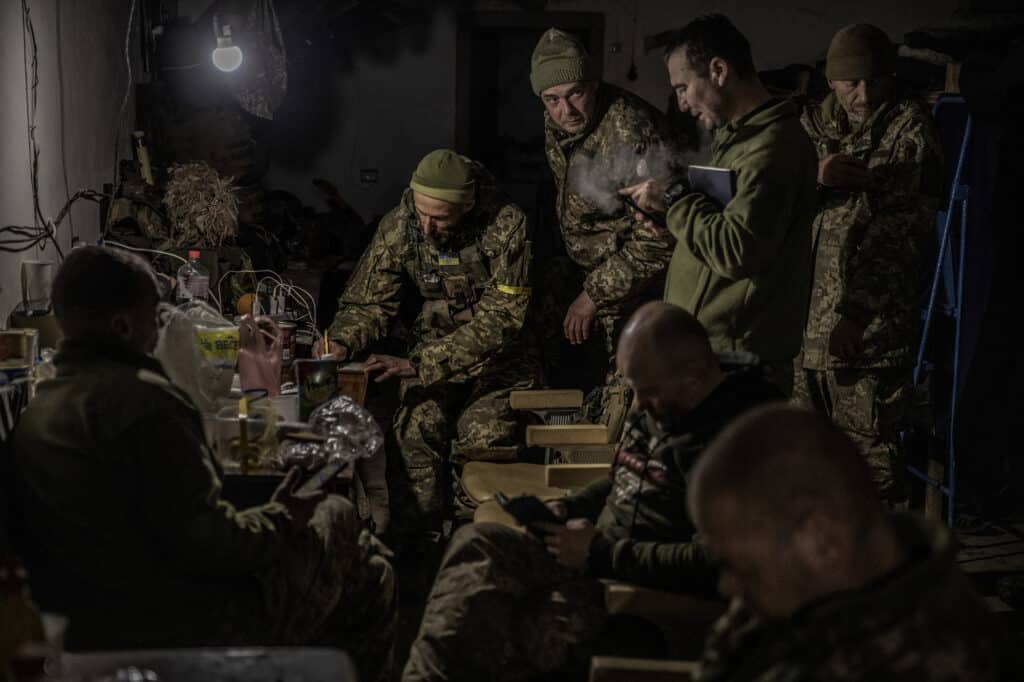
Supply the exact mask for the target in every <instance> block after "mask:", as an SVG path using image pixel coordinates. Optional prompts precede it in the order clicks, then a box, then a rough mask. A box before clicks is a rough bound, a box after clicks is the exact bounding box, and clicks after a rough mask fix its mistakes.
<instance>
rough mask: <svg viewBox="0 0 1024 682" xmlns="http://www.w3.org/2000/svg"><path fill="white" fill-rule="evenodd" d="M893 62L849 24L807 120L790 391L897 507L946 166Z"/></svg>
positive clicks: (885, 48) (931, 128)
mask: <svg viewBox="0 0 1024 682" xmlns="http://www.w3.org/2000/svg"><path fill="white" fill-rule="evenodd" d="M895 60H896V50H895V48H894V46H893V45H892V43H891V42H890V41H889V38H888V36H886V34H885V33H884V32H883V31H882V30H881V29H880V28H878V27H876V26H871V25H869V24H852V25H850V26H846V27H843V28H841V29H840V30H839V31H838V32H836V34H835V36H834V37H833V38H832V42H831V44H830V45H829V48H828V54H827V58H826V63H825V75H826V76H827V77H828V83H829V87H830V88H831V90H832V92H831V94H829V96H828V97H826V98H825V100H824V101H823V102H821V103H811V104H808V105H806V106H805V107H804V111H803V114H802V116H801V119H800V121H801V123H802V124H803V126H804V129H805V130H806V131H807V134H808V135H809V136H810V138H811V141H812V142H813V143H814V146H815V148H816V149H817V152H818V159H819V161H818V188H819V189H818V201H817V207H816V215H815V218H814V225H813V233H814V234H815V235H816V237H815V247H814V259H815V260H814V277H813V281H812V287H811V297H810V308H809V311H808V315H807V325H806V327H805V328H804V338H803V343H802V350H801V354H800V357H798V358H797V362H796V372H795V377H794V388H793V399H794V401H795V402H797V403H798V404H800V405H802V406H804V407H808V408H812V409H818V410H820V411H822V412H824V413H826V414H827V415H828V416H829V417H830V418H831V419H832V420H833V421H834V422H835V423H836V424H838V425H839V426H841V427H843V428H844V429H845V430H846V432H847V433H848V434H849V435H850V436H851V437H852V438H853V439H854V441H855V442H856V443H857V445H858V447H859V448H860V449H861V451H862V452H864V453H865V455H866V456H867V458H868V461H869V462H870V464H871V470H872V473H873V474H874V477H875V482H876V484H877V485H878V488H879V493H880V494H881V496H882V497H883V499H885V500H887V501H889V502H890V503H892V504H894V505H898V504H901V503H903V502H904V501H905V500H906V499H907V488H906V481H905V476H904V475H903V471H904V466H903V460H902V457H903V455H902V453H903V448H902V445H901V438H900V434H901V433H902V432H904V431H907V430H909V429H912V428H915V427H919V428H922V429H927V428H929V425H928V424H927V423H922V422H925V421H926V420H925V419H924V417H925V415H923V414H921V411H920V409H919V408H918V407H917V406H918V405H920V404H923V401H921V400H919V398H920V396H918V395H917V390H916V389H915V387H914V383H913V381H912V372H911V369H912V367H913V365H914V362H915V361H916V350H917V339H918V335H919V333H920V332H919V329H920V305H921V301H922V300H923V297H924V293H925V291H924V289H925V282H926V274H925V273H926V269H927V260H926V258H925V254H927V253H928V251H929V245H930V241H931V238H932V237H931V235H932V234H933V230H934V225H935V213H936V210H937V209H938V204H939V192H940V187H941V174H942V166H941V156H940V152H941V147H940V143H939V141H938V133H937V131H936V129H935V124H934V122H933V121H932V118H931V115H930V113H929V111H928V107H927V106H926V105H925V104H924V102H922V101H921V100H920V99H918V98H917V97H916V96H915V95H913V94H912V93H910V92H909V91H907V90H905V89H904V88H901V87H900V86H899V84H898V83H897V81H896V79H895V78H894V76H893V72H894V71H895V65H896V64H895Z"/></svg>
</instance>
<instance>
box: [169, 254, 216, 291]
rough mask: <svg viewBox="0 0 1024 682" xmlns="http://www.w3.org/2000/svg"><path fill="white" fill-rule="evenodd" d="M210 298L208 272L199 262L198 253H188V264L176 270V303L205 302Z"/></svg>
mask: <svg viewBox="0 0 1024 682" xmlns="http://www.w3.org/2000/svg"><path fill="white" fill-rule="evenodd" d="M209 296H210V271H209V270H207V269H206V267H205V266H203V264H202V263H200V262H199V251H189V252H188V262H187V263H185V264H184V265H182V266H181V267H180V268H178V296H177V298H178V303H184V302H185V301H192V300H197V299H198V300H200V301H205V300H207V299H208V298H209Z"/></svg>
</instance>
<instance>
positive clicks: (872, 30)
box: [825, 24, 896, 81]
mask: <svg viewBox="0 0 1024 682" xmlns="http://www.w3.org/2000/svg"><path fill="white" fill-rule="evenodd" d="M895 68H896V50H895V49H894V48H893V45H892V43H891V42H889V36H887V35H885V32H884V31H883V30H882V29H880V28H878V27H877V26H872V25H871V24H850V25H849V26H844V27H843V28H841V29H839V31H837V32H836V34H835V36H833V37H832V44H831V45H829V46H828V54H827V55H826V57H825V77H826V78H828V79H829V80H833V81H859V80H872V79H875V78H880V77H882V76H891V75H892V72H893V70H894V69H895Z"/></svg>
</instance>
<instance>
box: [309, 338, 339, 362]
mask: <svg viewBox="0 0 1024 682" xmlns="http://www.w3.org/2000/svg"><path fill="white" fill-rule="evenodd" d="M329 344H330V345H329V348H330V350H329V351H328V352H329V353H330V354H331V355H333V356H334V359H335V360H344V359H345V358H347V357H348V348H345V346H343V345H341V344H340V343H338V342H337V341H331V342H329ZM323 355H324V340H323V338H319V339H317V340H316V342H314V343H313V357H314V358H315V359H320V358H322V357H323Z"/></svg>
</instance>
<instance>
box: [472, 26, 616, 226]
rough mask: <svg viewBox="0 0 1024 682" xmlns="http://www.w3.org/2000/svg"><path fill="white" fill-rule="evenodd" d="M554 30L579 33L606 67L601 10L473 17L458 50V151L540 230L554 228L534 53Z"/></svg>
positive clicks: (592, 52) (593, 55)
mask: <svg viewBox="0 0 1024 682" xmlns="http://www.w3.org/2000/svg"><path fill="white" fill-rule="evenodd" d="M551 27H557V28H559V29H562V30H564V31H568V32H570V33H573V34H575V35H576V36H577V37H578V38H579V39H580V40H581V41H582V42H583V44H584V45H586V46H587V49H588V50H589V51H590V54H591V55H592V57H593V58H595V59H597V60H598V62H599V63H600V59H601V53H602V51H603V49H604V47H603V45H604V15H602V14H599V13H595V12H477V13H466V14H463V15H461V16H460V17H459V30H458V47H457V51H456V68H457V69H458V76H457V80H456V114H455V116H456V128H455V143H456V148H457V149H458V150H459V151H461V152H462V153H464V154H466V155H468V156H470V157H471V158H473V159H476V160H477V161H480V162H481V163H483V164H484V165H485V166H487V168H488V170H490V171H491V172H492V173H494V175H495V176H496V177H497V179H498V182H499V183H500V184H501V186H502V188H503V189H504V190H505V191H506V192H508V193H509V194H510V195H511V197H512V199H513V200H514V201H515V202H516V203H518V204H519V205H520V206H521V207H522V208H523V209H524V210H525V211H526V212H527V215H529V216H530V218H531V222H532V223H533V225H534V226H535V227H536V228H537V229H543V228H542V226H544V225H545V224H548V223H549V220H546V219H545V218H546V216H544V213H545V211H544V210H543V204H544V202H545V195H547V194H548V188H547V187H546V186H545V185H546V184H547V183H550V182H551V178H550V173H549V171H548V168H547V161H546V160H545V158H544V126H543V118H542V111H543V109H542V105H541V103H540V100H539V99H538V98H537V97H536V96H535V95H534V94H533V91H532V90H531V89H530V55H531V54H532V53H533V48H534V46H535V45H536V44H537V41H538V40H539V39H540V36H541V34H543V33H544V31H546V30H547V29H549V28H551Z"/></svg>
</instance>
